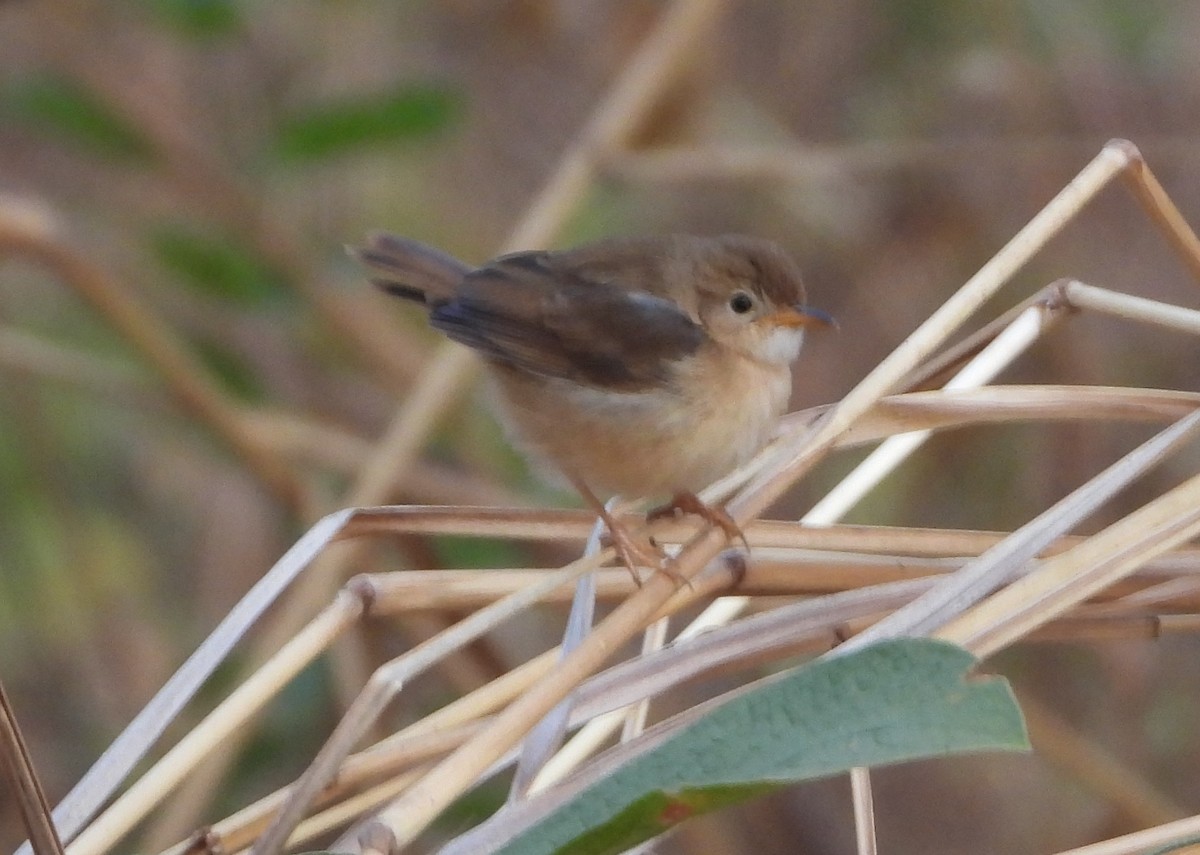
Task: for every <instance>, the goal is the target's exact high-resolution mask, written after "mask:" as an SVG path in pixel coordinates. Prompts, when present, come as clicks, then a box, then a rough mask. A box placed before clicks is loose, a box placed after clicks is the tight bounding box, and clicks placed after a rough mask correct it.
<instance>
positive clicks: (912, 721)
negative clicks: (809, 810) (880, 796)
mask: <svg viewBox="0 0 1200 855" xmlns="http://www.w3.org/2000/svg"><path fill="white" fill-rule="evenodd" d="M974 664H975V660H974V658H973V657H972V656H971V655H970V654H969V653H967V652H966V651H965V650H962V649H961V648H958V647H955V646H954V645H951V644H946V643H943V642H937V641H930V640H925V639H904V640H901V641H893V642H885V643H882V644H878V645H874V646H871V647H868V648H865V649H863V650H861V651H857V652H854V653H850V654H847V655H844V656H838V657H831V658H828V659H822V660H818V661H815V662H811V663H809V664H807V665H804V666H802V667H800V668H796V669H793V670H791V671H788V672H785V673H783V674H779V675H775V676H773V677H770V678H767V679H765V680H762V681H760V682H759V683H756V684H755V685H753V686H751V687H749V688H748V689H746V690H744V691H741V692H739V693H737V694H736V695H735V696H734V697H733V698H732V699H730V700H728V701H725V702H723V703H720V704H718V705H716V706H714V707H713V709H712V710H711V711H710V712H708V713H707V714H705V715H703V716H702V717H700V718H698V719H696V720H694V721H692V722H690V723H688V724H686V725H683V726H682V727H680V728H679V729H677V730H675V731H674V732H670V731H666V734H667V735H666V736H665V737H661V738H655V735H654V734H655V730H651V731H649V732H648V733H647V734H646V737H644V739H646V742H647V744H648V745H649V746H650V747H649V748H648V749H647V750H644V751H642V752H640V753H637V754H635V756H633V757H632V758H631V759H628V760H627V761H625V762H622V763H620V764H619V765H615V766H613V764H611V763H609V764H605V763H604V760H603V758H602V759H601V760H600V761H598V763H597V764H596V765H595V766H594V767H593V772H592V775H591V778H592V780H590V781H589V782H588V783H586V785H584V786H582V787H581V789H580V790H579V791H578V792H577V793H576V794H575V795H574V796H573V797H571V798H569V799H568V800H567V801H565V802H564V803H562V804H559V805H557V806H548V807H546V806H543V807H541V808H539V801H541V802H542V803H543V804H546V805H549V804H550V800H552V799H554V798H555V796H554V793H553V792H549V793H547V795H546V796H545V797H543V798H542V799H540V800H539V799H538V798H535V799H532V800H530V802H528V803H526V805H525V806H523V807H522V808H517V809H515V810H516V811H520V810H526V811H527V812H528V815H527V817H526V818H525V819H521V818H520V814H516V818H513V814H510V816H509V818H508V820H507V826H508V827H507V828H505V829H501V828H499V827H498V826H500V825H501V824H502V823H505V817H504V814H503V813H502V814H501V815H500V816H498V817H497V820H496V821H495V822H493V823H492V824H491V826H492V827H491V828H490V829H489V831H488V832H487V833H485V834H483V835H479V836H478V837H476V836H475V833H474V832H473V833H472V835H471V837H472V838H473V839H472V840H471V843H470V844H469V845H470V846H471V847H472V849H471V851H472V852H478V853H483V852H488V853H504V855H568V853H569V854H570V855H608V854H609V853H618V852H622V851H624V850H625V849H628V848H629V847H631V846H634V845H636V844H638V843H640V842H642V841H644V840H649V839H651V838H653V837H655V836H657V835H659V834H662V833H663V832H664V831H665V830H667V829H668V828H670V827H671V826H673V825H676V824H678V823H679V822H682V821H684V820H686V819H689V818H691V817H693V816H697V815H699V814H703V813H708V812H709V811H712V810H716V809H719V808H721V807H724V806H726V805H729V804H734V803H737V802H741V801H744V800H746V799H749V798H752V797H755V796H758V795H761V794H763V793H766V792H770V791H772V790H775V789H778V788H780V787H783V786H785V785H787V784H791V783H795V782H797V781H804V780H809V779H813V778H820V777H825V776H828V775H833V774H836V773H839V772H843V771H846V770H848V769H850V768H852V767H855V766H877V765H880V764H885V763H896V762H900V761H903V760H913V759H916V758H921V757H937V756H943V755H947V754H954V753H960V752H967V751H982V750H1005V751H1016V750H1027V749H1028V741H1027V738H1026V735H1025V729H1024V723H1023V721H1022V719H1021V714H1020V710H1019V709H1018V707H1017V705H1016V702H1015V700H1014V699H1013V696H1012V693H1011V691H1010V690H1009V688H1008V685H1007V683H1005V682H1004V681H1003V680H1001V679H997V678H987V679H972V680H969V681H968V680H966V679H964V677H965V674H966V672H967V671H968V670H969V669H970V668H972V667H973V666H974ZM582 774H585V775H586V774H587V772H586V771H585V772H584V773H582ZM514 829H516V830H514ZM477 831H478V830H477ZM480 838H483V839H480ZM497 838H500V839H497ZM462 840H463V841H464V842H465V840H466V838H462ZM455 846H456V844H451V845H450V846H449V847H448V848H447V850H446V851H447V852H454V851H459V850H457V849H456V848H455ZM462 851H466V850H462Z"/></svg>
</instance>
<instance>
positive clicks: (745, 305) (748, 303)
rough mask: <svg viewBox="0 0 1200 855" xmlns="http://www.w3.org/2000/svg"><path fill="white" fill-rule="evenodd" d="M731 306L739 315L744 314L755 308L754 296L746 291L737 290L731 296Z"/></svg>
mask: <svg viewBox="0 0 1200 855" xmlns="http://www.w3.org/2000/svg"><path fill="white" fill-rule="evenodd" d="M729 308H731V309H733V310H734V311H735V312H737V313H738V314H739V315H744V314H746V312H748V311H750V310H751V309H753V308H754V298H753V297H751V296H750V295H749V294H747V293H746V292H745V291H737V292H735V293H734V295H733V296H732V297H730V298H729Z"/></svg>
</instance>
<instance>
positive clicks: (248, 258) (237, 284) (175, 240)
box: [150, 226, 289, 305]
mask: <svg viewBox="0 0 1200 855" xmlns="http://www.w3.org/2000/svg"><path fill="white" fill-rule="evenodd" d="M150 248H151V250H152V251H153V253H154V255H155V257H156V258H157V259H158V260H159V262H160V263H161V264H162V265H163V266H164V267H166V268H167V269H168V270H170V271H171V272H172V273H174V274H176V275H177V276H178V277H179V278H180V279H181V280H182V281H183V282H185V283H186V284H188V285H190V286H191V287H193V288H195V289H196V290H197V291H200V292H203V293H205V294H212V295H215V296H218V297H221V298H223V299H228V300H232V301H235V302H237V303H241V304H244V305H261V304H264V303H267V302H271V301H273V300H277V299H279V298H281V297H285V296H287V295H288V293H289V292H288V291H287V289H286V287H285V286H284V284H283V281H282V278H281V277H280V276H279V275H278V274H276V273H275V272H274V271H272V270H271V269H270V268H269V267H268V266H267V265H266V264H264V263H262V262H260V261H259V260H258V259H257V258H255V257H254V255H252V254H251V253H250V252H249V251H248V250H246V249H244V248H243V247H241V246H239V245H238V244H236V243H234V242H233V241H230V240H227V239H224V238H219V237H210V236H207V235H203V234H200V233H197V232H194V231H191V230H189V229H186V228H182V227H178V226H163V227H161V228H159V229H157V230H156V231H154V232H153V233H152V234H151V235H150Z"/></svg>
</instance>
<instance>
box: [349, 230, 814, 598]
mask: <svg viewBox="0 0 1200 855" xmlns="http://www.w3.org/2000/svg"><path fill="white" fill-rule="evenodd" d="M349 249H350V252H351V254H352V255H354V256H356V257H357V259H358V260H359V261H360V262H361V263H362V264H363V265H364V266H365V267H366V268H368V269H369V271H370V276H371V281H372V282H373V283H374V284H375V285H376V286H378V287H379V288H382V289H383V290H384V291H386V292H388V293H390V294H392V295H395V296H397V297H400V298H403V299H405V300H408V301H412V302H415V303H418V304H421V305H423V306H424V307H425V310H426V311H427V312H428V319H429V323H430V325H431V326H432V327H434V328H435V329H437V330H439V331H440V332H442V333H444V334H445V335H446V336H448V337H449V338H451V339H453V340H454V341H456V342H459V343H460V344H463V345H466V346H467V347H469V348H471V349H472V350H474V351H475V352H476V353H478V354H479V355H480V356H481V357H482V358H483V361H484V363H485V364H486V366H487V367H488V369H489V372H488V373H490V375H491V378H492V380H493V381H494V383H495V386H496V389H497V391H498V395H497V396H496V397H497V399H498V403H499V406H500V417H501V421H502V422H503V423H504V424H505V425H506V426H507V428H508V430H509V434H510V437H511V438H512V441H513V442H514V443H515V444H516V445H517V446H518V448H520V449H521V450H523V451H525V452H526V453H527V454H528V455H529V456H530V457H532V458H533V460H534V461H536V462H538V463H540V464H542V465H543V467H546V466H548V467H549V468H550V469H551V470H556V471H557V472H558V473H559V474H561V475H562V476H564V477H565V478H566V480H567V481H569V482H570V483H571V484H572V485H573V486H574V487H575V488H576V490H578V492H579V493H580V495H581V496H582V498H583V499H584V501H585V502H586V503H587V504H588V505H589V506H590V507H591V509H592V510H593V511H595V512H596V514H597V515H598V516H599V517H600V518H601V519H602V520H603V522H604V524H605V525H606V526H607V528H608V530H609V539H610V542H611V543H612V544H613V546H614V548H615V549H616V552H617V554H618V556H619V558H620V560H621V561H622V563H624V564H625V565H626V566H627V567H628V568H629V569H630V572H632V573H633V574H634V578H635V580H636V579H638V578H639V576H638V572H637V569H636V567H637V566H638V565H641V566H646V565H654V564H655V563H657V566H659V567H660V568H662V567H663V566H664V564H663V562H664V561H665V556H663V555H662V554H661V553H660V554H657V555H652V554H650V553H649V552H648V551H647V550H646V548H645V547H644V546H643V545H642V544H641V543H640V542H639V541H637V539H636V538H634V537H632V536H631V534H630V533H629V532H628V531H626V530H625V528H624V526H623V525H622V524H621V523H620V522H619V521H618V520H616V519H615V518H614V516H613V515H612V514H611V513H610V512H609V510H608V507H606V505H605V504H604V502H603V501H601V499H600V495H608V496H620V497H622V498H624V499H631V498H647V499H652V498H657V497H668V496H669V497H670V501H669V502H668V503H667V504H666V505H663V506H662V507H660V508H658V509H656V510H654V511H651V512H650V514H649V515H648V519H655V518H658V517H662V516H669V515H674V514H676V513H687V514H696V515H699V516H701V517H702V518H704V519H705V520H707V521H709V522H710V523H713V524H715V525H718V526H720V527H721V528H722V529H723V530H724V532H725V533H726V534H727V536H728V537H729V538H730V539H731V541H732V540H733V539H734V538H741V540H742V541H743V543H744V542H745V537H744V535H742V532H741V530H740V528H738V526H737V524H736V523H735V522H734V521H733V519H732V518H731V517H730V516H729V514H728V513H727V512H726V511H725V510H724V509H723V508H721V507H719V506H710V505H708V504H706V503H704V502H703V501H701V500H700V499H699V498H698V497H697V495H696V494H697V493H698V492H699V491H700V490H701V489H702V488H703V487H705V486H707V485H708V484H710V483H712V482H713V481H716V480H717V479H719V478H720V477H722V476H724V475H726V474H728V473H729V472H731V471H732V470H734V469H735V468H737V467H738V466H740V465H742V464H743V463H745V462H747V461H748V460H749V459H750V458H751V457H753V456H754V455H755V454H756V453H757V452H758V451H759V450H761V449H762V448H763V446H765V445H766V444H767V442H769V441H770V439H771V438H772V436H773V433H774V431H775V430H776V427H777V423H778V420H779V418H780V416H781V415H782V414H783V412H784V411H785V409H786V408H787V404H788V400H789V398H790V396H791V388H792V371H791V365H792V363H793V362H794V361H795V360H796V358H797V356H798V355H799V353H800V348H801V344H802V343H803V340H804V334H805V331H806V330H807V329H809V328H811V327H824V326H831V325H833V321H832V318H831V317H830V316H829V315H828V314H826V313H825V312H823V311H821V310H818V309H814V308H811V307H809V306H807V305H806V303H805V287H804V282H803V279H802V277H801V274H800V270H799V268H798V266H797V264H796V263H795V261H794V260H793V259H792V258H791V256H789V255H788V254H787V253H786V252H785V251H784V250H783V249H782V248H781V247H780V246H778V245H777V244H775V243H773V242H771V241H768V240H765V239H762V238H756V237H750V236H745V235H736V234H727V235H717V236H697V235H687V234H668V235H650V236H630V237H611V238H605V239H602V240H598V241H594V242H591V243H586V244H583V245H580V246H577V247H575V248H573V249H565V250H531V251H523V252H514V253H509V254H506V255H501V256H499V257H497V258H494V259H492V260H491V261H487V262H485V263H484V264H482V265H480V266H478V267H473V266H471V265H469V264H466V263H464V262H462V261H460V260H459V259H457V258H455V257H453V256H451V255H449V254H447V253H445V252H443V251H442V250H439V249H437V248H435V247H431V246H428V245H426V244H423V243H420V242H418V241H415V240H411V239H409V238H405V237H400V236H398V235H394V234H390V233H386V232H374V233H372V234H370V235H369V236H368V238H367V241H366V243H365V245H363V246H361V247H357V248H354V247H351V248H349Z"/></svg>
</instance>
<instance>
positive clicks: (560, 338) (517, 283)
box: [430, 251, 707, 391]
mask: <svg viewBox="0 0 1200 855" xmlns="http://www.w3.org/2000/svg"><path fill="white" fill-rule="evenodd" d="M573 255H577V251H575V252H571V253H545V252H525V253H516V254H513V255H507V256H503V257H501V258H498V259H496V260H495V261H493V262H491V263H489V264H487V265H485V266H484V267H482V268H480V269H478V270H475V271H472V272H471V273H469V274H468V275H467V276H466V277H464V279H463V281H462V284H461V286H460V287H459V289H458V292H457V295H456V296H455V298H454V299H452V300H450V301H447V302H446V303H443V304H441V305H439V306H437V307H435V308H434V310H433V311H432V312H431V313H430V323H432V324H433V326H435V327H436V328H438V329H439V330H441V331H443V332H444V333H446V335H448V336H450V337H451V338H453V339H455V340H456V341H459V342H462V343H463V344H465V345H467V346H468V347H472V348H474V349H476V350H478V351H480V352H481V353H482V354H484V355H485V356H486V357H488V358H489V359H491V360H493V361H495V362H498V363H501V364H503V365H508V366H510V367H513V368H516V369H519V370H521V371H527V372H530V373H532V374H538V375H541V376H546V377H561V378H564V379H568V380H573V381H575V382H577V383H581V384H584V385H588V386H594V387H597V388H603V389H614V390H622V391H637V390H642V389H648V388H652V387H659V386H662V385H663V384H664V383H669V382H670V381H671V379H672V377H673V373H674V370H673V367H672V364H673V363H674V362H675V360H678V359H680V358H682V357H685V356H687V355H689V354H691V353H694V352H695V351H696V349H697V348H699V347H700V345H701V344H703V343H704V341H705V340H706V338H707V336H706V334H705V332H704V330H703V329H702V328H701V327H700V326H699V325H698V324H697V323H695V322H694V321H693V320H692V319H691V318H689V317H688V316H687V314H686V313H684V312H683V311H682V310H681V309H679V307H678V306H676V305H675V304H674V303H672V302H671V301H669V300H666V299H663V298H661V297H658V296H655V295H654V294H652V293H650V290H649V289H648V288H647V289H642V288H639V287H638V285H639V284H642V283H643V282H644V283H646V284H650V285H651V286H652V284H653V281H654V274H652V273H651V271H649V270H648V269H647V268H646V266H645V265H646V263H645V255H646V254H645V253H644V252H641V253H632V254H631V257H630V262H629V263H627V264H625V265H622V264H621V263H620V259H619V257H617V258H614V256H613V255H612V254H611V253H609V254H604V255H603V260H602V261H600V260H599V259H597V264H595V265H593V264H589V263H572V262H573V261H574V260H575V259H573V258H572V256H573ZM589 255H590V254H589ZM581 261H583V262H590V261H591V259H590V258H588V259H581ZM654 273H657V271H655V272H654ZM647 277H649V280H648V279H647Z"/></svg>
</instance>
